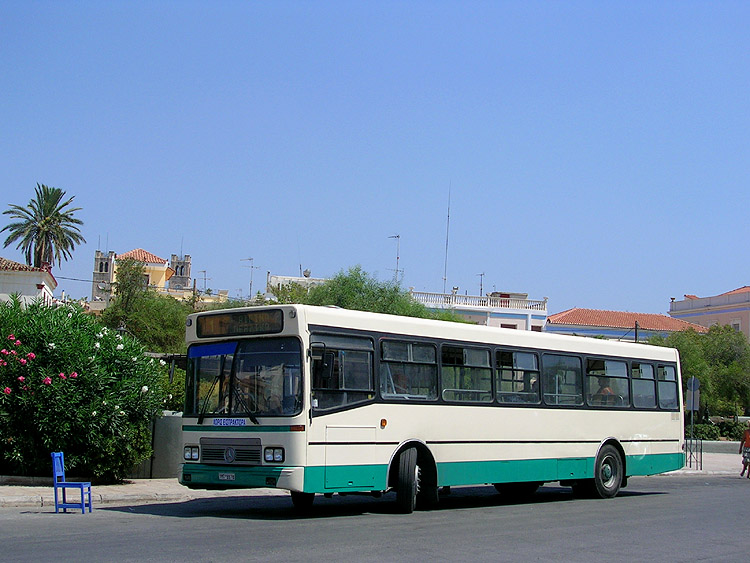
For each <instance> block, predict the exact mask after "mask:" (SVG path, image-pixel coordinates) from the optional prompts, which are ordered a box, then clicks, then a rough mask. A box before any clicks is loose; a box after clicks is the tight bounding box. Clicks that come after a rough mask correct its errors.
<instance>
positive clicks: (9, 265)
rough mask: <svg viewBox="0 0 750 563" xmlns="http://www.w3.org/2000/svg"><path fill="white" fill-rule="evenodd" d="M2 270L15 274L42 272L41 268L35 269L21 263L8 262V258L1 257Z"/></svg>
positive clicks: (0, 265) (0, 266)
mask: <svg viewBox="0 0 750 563" xmlns="http://www.w3.org/2000/svg"><path fill="white" fill-rule="evenodd" d="M0 270H5V271H8V270H10V271H13V272H37V271H40V269H39V268H34V267H32V266H27V265H26V264H21V263H20V262H14V261H13V260H8V259H7V258H1V257H0Z"/></svg>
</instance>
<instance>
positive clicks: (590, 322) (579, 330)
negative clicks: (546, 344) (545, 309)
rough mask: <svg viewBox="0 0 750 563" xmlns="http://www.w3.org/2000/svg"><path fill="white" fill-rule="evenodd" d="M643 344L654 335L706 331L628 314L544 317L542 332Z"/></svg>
mask: <svg viewBox="0 0 750 563" xmlns="http://www.w3.org/2000/svg"><path fill="white" fill-rule="evenodd" d="M636 323H637V327H638V328H637V332H638V337H637V339H638V341H644V340H647V339H648V338H650V337H651V336H654V335H657V334H658V335H662V336H666V335H668V334H669V333H672V332H681V331H683V330H690V329H693V330H695V331H697V332H706V329H705V328H704V327H702V326H700V325H697V324H693V323H690V322H686V321H683V320H680V319H674V318H672V317H669V316H667V315H659V314H654V313H630V312H626V311H603V310H599V309H580V308H577V307H576V308H573V309H568V310H567V311H563V312H561V313H555V314H554V315H550V316H549V317H548V318H547V325H546V327H545V331H546V332H556V333H560V334H575V335H578V336H600V337H604V338H608V339H613V340H631V341H635V340H636Z"/></svg>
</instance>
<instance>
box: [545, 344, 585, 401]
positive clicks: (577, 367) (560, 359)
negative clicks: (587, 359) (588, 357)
mask: <svg viewBox="0 0 750 563" xmlns="http://www.w3.org/2000/svg"><path fill="white" fill-rule="evenodd" d="M542 392H543V394H544V402H545V403H547V404H548V405H566V406H574V405H575V406H577V405H582V404H583V373H582V369H581V359H580V358H578V357H576V356H561V355H558V354H544V356H543V357H542Z"/></svg>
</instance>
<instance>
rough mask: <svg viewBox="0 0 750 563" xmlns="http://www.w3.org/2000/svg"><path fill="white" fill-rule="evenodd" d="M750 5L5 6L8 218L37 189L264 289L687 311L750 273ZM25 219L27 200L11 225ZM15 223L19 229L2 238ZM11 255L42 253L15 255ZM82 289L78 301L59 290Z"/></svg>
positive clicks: (134, 240) (0, 13) (157, 249)
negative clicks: (315, 284)
mask: <svg viewBox="0 0 750 563" xmlns="http://www.w3.org/2000/svg"><path fill="white" fill-rule="evenodd" d="M748 22H750V3H747V2H718V3H717V2H657V3H655V2H598V1H592V2H526V1H524V2H500V1H499V2H468V1H462V2H434V1H431V2H388V1H385V2H384V1H377V2H375V1H371V2H351V1H340V2H339V1H332V2H276V1H274V2H263V3H257V2H228V1H227V2H177V1H175V2H166V1H156V2H141V3H131V2H124V1H121V2H118V1H115V2H65V1H63V2H27V1H23V2H20V1H18V2H17V1H6V2H3V3H2V5H0V84H1V85H2V102H1V103H0V170H1V171H2V176H1V177H0V194H2V197H0V207H2V208H3V209H5V208H7V204H11V203H14V204H20V205H25V204H26V203H27V202H28V201H29V199H30V198H31V197H32V196H33V193H34V187H35V185H36V183H37V182H39V183H44V184H47V185H51V186H56V187H59V188H61V189H64V190H66V191H67V192H68V194H69V195H74V196H75V204H76V205H78V206H80V207H82V211H80V212H79V214H78V216H79V217H80V218H81V219H82V220H83V221H84V223H85V225H84V228H83V233H84V236H85V237H86V239H87V241H88V242H87V243H86V244H85V245H81V246H80V247H78V248H77V249H76V251H75V253H74V256H73V259H72V260H71V261H70V262H68V263H65V264H63V266H62V268H61V269H55V270H54V273H55V274H56V275H57V276H58V278H59V281H60V289H65V290H66V292H67V293H68V294H70V295H71V296H73V297H83V296H88V295H90V292H91V287H90V284H89V283H85V282H75V281H70V280H66V279H62V278H78V279H83V280H88V279H90V278H91V272H92V270H93V263H94V259H93V257H94V251H95V250H96V249H97V248H99V249H101V250H107V249H109V250H114V251H116V252H118V253H122V252H127V251H129V250H132V249H134V248H145V249H146V250H149V251H150V252H153V253H154V254H156V255H158V256H161V257H163V258H166V259H168V258H169V256H170V254H172V253H179V252H180V249H182V252H183V253H185V254H190V255H192V259H193V274H194V277H198V278H201V281H200V282H199V287H200V286H202V274H197V272H198V271H199V270H206V272H207V274H206V275H207V277H208V278H210V279H209V280H208V282H207V284H208V286H209V287H211V288H213V289H214V290H218V289H227V290H229V292H230V295H234V296H236V295H238V294H239V292H240V291H242V295H244V296H246V295H247V292H248V285H249V281H250V270H249V269H248V268H247V265H248V262H241V259H243V258H248V257H253V258H254V260H255V262H254V263H255V265H256V266H258V267H259V269H258V270H255V271H254V274H253V284H254V290H257V289H263V288H264V285H265V274H266V272H267V271H271V272H272V273H274V274H281V275H298V274H299V270H300V265H301V266H302V267H303V268H309V269H310V270H311V271H312V275H313V276H316V277H326V276H330V275H333V274H335V273H336V272H338V271H339V270H341V269H346V268H349V267H350V266H354V265H356V264H360V265H361V266H362V267H363V268H364V269H365V270H366V271H368V272H370V273H372V274H374V275H377V276H378V278H379V279H382V280H385V279H389V278H392V277H393V271H392V270H393V269H394V268H395V265H396V241H395V239H389V238H388V237H389V236H392V235H395V234H399V235H400V236H401V239H400V240H401V256H400V263H399V266H400V267H401V268H403V270H404V272H403V285H404V286H406V287H414V288H415V289H417V290H423V291H438V292H440V291H442V290H443V272H444V267H445V243H446V219H447V208H448V193H449V189H450V194H451V195H450V236H449V250H448V261H447V287H448V288H450V287H451V286H454V285H455V286H458V287H459V288H460V289H459V291H460V293H462V294H463V293H465V292H468V293H469V294H471V295H477V294H478V293H479V284H480V277H479V276H478V275H477V274H478V273H480V272H483V273H484V274H485V276H484V278H483V281H484V290H485V291H492V290H493V289H496V290H498V291H501V290H502V291H519V292H526V293H528V294H529V297H530V298H538V299H541V298H542V297H545V296H546V297H549V311H550V313H554V312H559V311H562V310H565V309H568V308H570V307H588V308H597V309H613V310H622V311H636V312H649V313H664V312H666V311H667V310H668V308H669V298H670V297H677V298H681V297H682V295H683V294H684V293H695V294H698V295H715V294H718V293H722V292H724V291H728V290H731V289H734V288H736V287H740V286H743V285H746V284H750V276H748V266H747V263H748V250H747V243H748V240H749V239H750V236H749V235H750V232H749V231H750V226H749V224H750V222H749V221H748V209H750V197H749V196H748V180H749V179H750V178H749V176H750V175H749V173H748V172H749V167H750V142H749V141H750V139H748V133H749V132H750V113H749V108H750V105H749V101H750V34H748ZM0 222H1V223H2V225H3V226H4V225H5V224H7V222H8V218H7V216H0ZM4 237H5V233H3V240H4ZM0 255H1V256H3V257H5V258H9V259H11V260H17V261H22V255H21V253H20V252H19V251H17V250H16V249H15V247H8V248H5V249H0ZM58 293H59V291H58Z"/></svg>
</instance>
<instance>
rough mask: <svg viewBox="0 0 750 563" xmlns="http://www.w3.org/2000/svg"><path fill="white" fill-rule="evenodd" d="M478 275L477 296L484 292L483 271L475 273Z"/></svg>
mask: <svg viewBox="0 0 750 563" xmlns="http://www.w3.org/2000/svg"><path fill="white" fill-rule="evenodd" d="M477 275H478V276H479V297H481V296H482V295H483V294H484V272H482V273H481V274H477Z"/></svg>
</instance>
